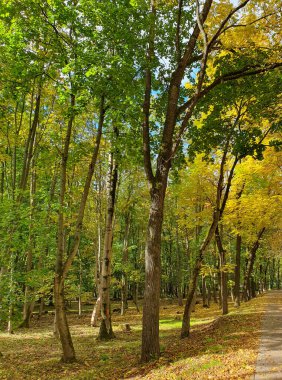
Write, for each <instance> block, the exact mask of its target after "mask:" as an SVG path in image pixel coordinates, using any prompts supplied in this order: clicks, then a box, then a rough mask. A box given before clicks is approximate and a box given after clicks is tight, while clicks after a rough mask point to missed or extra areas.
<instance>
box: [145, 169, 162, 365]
mask: <svg viewBox="0 0 282 380" xmlns="http://www.w3.org/2000/svg"><path fill="white" fill-rule="evenodd" d="M167 174H168V173H167ZM166 185H167V175H166V177H165V179H164V184H163V185H161V184H160V185H159V188H158V186H155V187H153V188H152V189H151V206H150V214H149V221H148V229H147V241H146V249H145V291H144V305H143V325H142V352H141V360H142V361H145V362H147V361H149V360H151V359H157V358H158V357H159V356H160V345H159V297H160V276H161V255H160V253H161V233H162V223H163V213H164V194H165V189H166Z"/></svg>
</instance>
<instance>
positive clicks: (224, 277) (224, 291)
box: [215, 227, 228, 315]
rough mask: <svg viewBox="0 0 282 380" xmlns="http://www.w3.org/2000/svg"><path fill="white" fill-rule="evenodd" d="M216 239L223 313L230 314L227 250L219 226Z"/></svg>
mask: <svg viewBox="0 0 282 380" xmlns="http://www.w3.org/2000/svg"><path fill="white" fill-rule="evenodd" d="M215 240H216V244H217V248H218V253H219V258H220V285H221V300H222V314H223V315H225V314H228V287H227V284H228V273H227V272H226V268H225V265H226V251H225V249H224V247H223V244H222V240H221V236H220V233H219V229H218V227H217V228H216V230H215Z"/></svg>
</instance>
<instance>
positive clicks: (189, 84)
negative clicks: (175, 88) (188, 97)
mask: <svg viewBox="0 0 282 380" xmlns="http://www.w3.org/2000/svg"><path fill="white" fill-rule="evenodd" d="M184 87H185V88H186V89H187V90H191V89H193V88H194V87H195V85H194V84H193V83H190V82H186V83H185V84H184Z"/></svg>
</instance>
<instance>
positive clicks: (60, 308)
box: [54, 276, 76, 363]
mask: <svg viewBox="0 0 282 380" xmlns="http://www.w3.org/2000/svg"><path fill="white" fill-rule="evenodd" d="M54 296H55V308H56V326H57V329H58V332H59V336H60V340H61V344H62V349H63V357H62V361H63V362H64V363H71V362H74V361H76V358H75V351H74V347H73V343H72V339H71V335H70V330H69V326H68V321H67V315H66V310H65V297H64V280H62V279H61V278H60V277H59V276H56V277H55V281H54Z"/></svg>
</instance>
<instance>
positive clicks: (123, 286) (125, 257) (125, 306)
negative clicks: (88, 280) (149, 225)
mask: <svg viewBox="0 0 282 380" xmlns="http://www.w3.org/2000/svg"><path fill="white" fill-rule="evenodd" d="M129 230H130V214H129V213H128V214H127V215H126V217H125V231H124V240H123V253H122V263H123V267H124V268H125V270H123V272H122V278H121V315H124V314H125V311H126V309H128V303H127V297H128V281H127V269H126V267H127V264H128V237H129Z"/></svg>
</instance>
